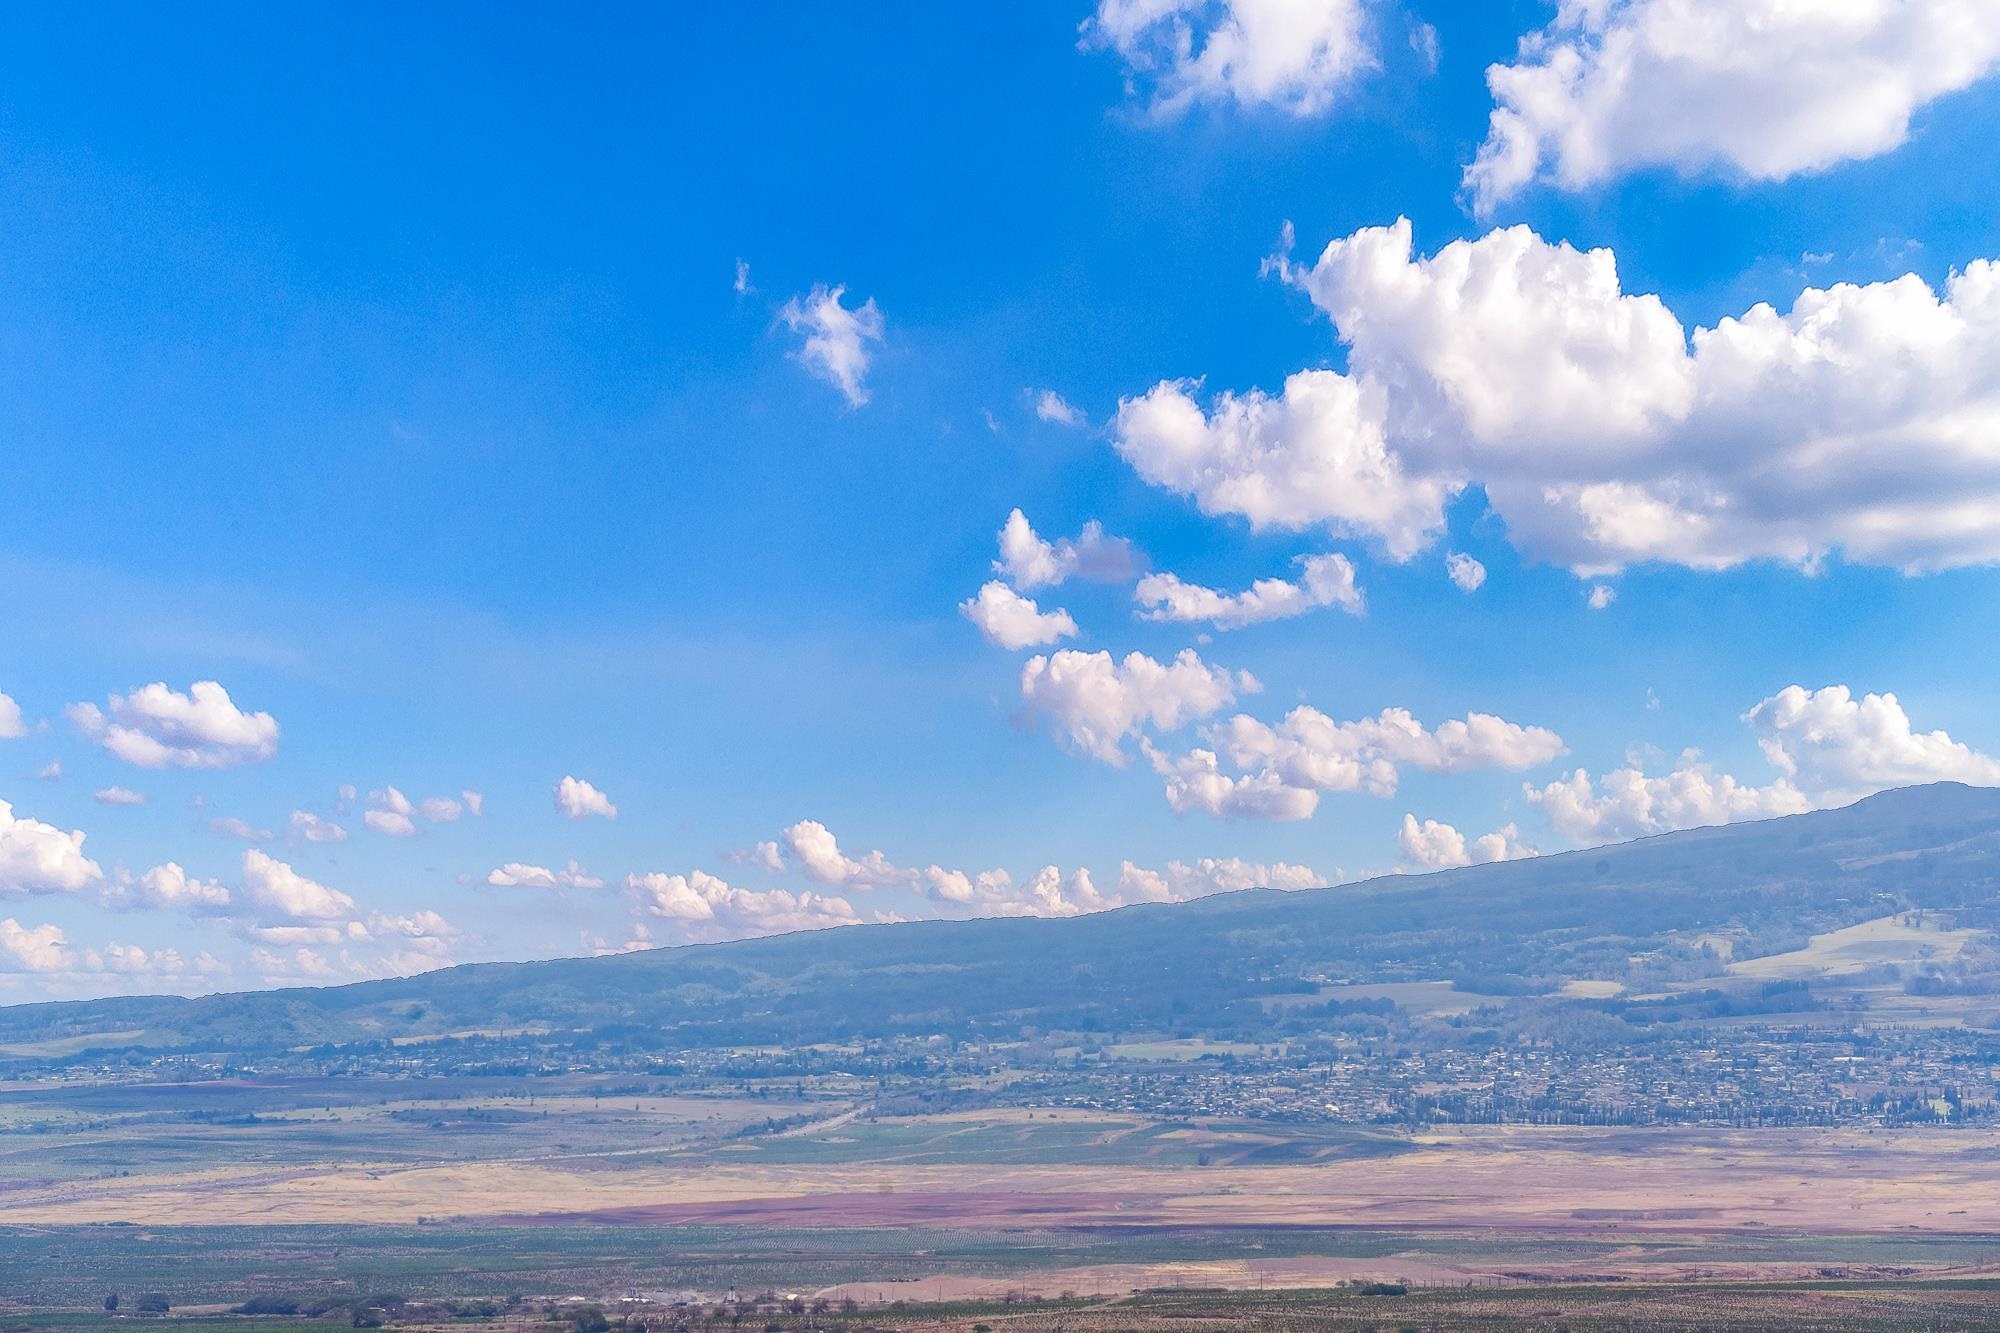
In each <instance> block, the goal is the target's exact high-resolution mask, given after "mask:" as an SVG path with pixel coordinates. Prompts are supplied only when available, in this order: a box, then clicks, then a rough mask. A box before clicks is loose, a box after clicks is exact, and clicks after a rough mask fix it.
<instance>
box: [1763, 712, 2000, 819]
mask: <svg viewBox="0 0 2000 1333" xmlns="http://www.w3.org/2000/svg"><path fill="white" fill-rule="evenodd" d="M1743 720H1744V721H1745V722H1747V723H1749V724H1750V727H1751V729H1752V730H1753V731H1755V732H1756V733H1757V743H1758V745H1759V746H1760V747H1761V748H1762V749H1763V751H1764V757H1765V758H1766V759H1768V760H1770V762H1771V766H1772V767H1773V768H1776V769H1777V770H1778V771H1779V772H1780V773H1783V774H1784V775H1785V776H1786V777H1787V778H1790V779H1791V780H1792V781H1794V782H1796V783H1797V784H1798V785H1799V786H1801V787H1803V788H1804V789H1806V790H1807V791H1811V792H1815V793H1819V794H1821V795H1822V796H1825V797H1830V798H1834V799H1840V798H1844V797H1849V796H1863V795H1867V794H1868V793H1870V792H1875V791H1880V790H1882V789H1883V788H1885V787H1906V786H1911V785H1914V784H1917V783H1924V782H1965V783H1970V784H1972V785H1974V786H1987V787H1991V786H2000V760H1996V759H1994V758H1993V757H1991V756H1990V755H1985V754H1981V753H1980V752H1979V751H1977V750H1975V749H1973V748H1972V747H1971V746H1969V745H1966V744H1964V743H1963V742H1960V741H1955V740H1953V739H1952V738H1951V737H1950V736H1949V735H1947V734H1946V733H1944V732H1942V731H1926V732H1920V731H1917V730H1915V729H1914V728H1913V727H1912V726H1911V724H1910V717H1909V714H1908V713H1906V712H1904V711H1903V706H1902V704H1900V703H1899V702H1897V700H1896V696H1895V695H1893V694H1865V695H1863V696H1862V697H1861V698H1859V699H1857V698H1855V697H1854V694H1853V691H1851V690H1849V689H1848V687H1847V686H1845V685H1829V686H1826V687H1825V688H1823V689H1818V690H1810V691H1809V690H1807V689H1805V688H1804V687H1803V686H1799V685H1788V686H1786V687H1785V688H1784V689H1782V690H1780V691H1778V692H1777V693H1776V694H1774V695H1772V696H1771V697H1770V698H1768V699H1766V700H1764V701H1763V702H1761V703H1759V704H1758V705H1757V706H1756V707H1755V708H1752V709H1751V710H1750V711H1749V712H1748V713H1745V714H1744V715H1743Z"/></svg>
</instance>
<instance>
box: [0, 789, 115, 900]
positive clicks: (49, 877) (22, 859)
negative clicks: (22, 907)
mask: <svg viewBox="0 0 2000 1333" xmlns="http://www.w3.org/2000/svg"><path fill="white" fill-rule="evenodd" d="M83 840H84V835H83V834H82V833H81V832H80V831H75V830H72V831H71V832H68V833H64V832H63V831H62V830H61V829H59V828H57V827H56V826H55V825H53V824H44V823H42V822H41V821H40V820H38V819H23V818H20V817H19V816H17V815H15V813H14V807H13V806H11V805H9V804H8V803H7V802H5V801H0V897H13V896H16V895H19V894H27V893H74V892H76V891H77V890H78V889H81V888H83V887H84V886H85V885H88V884H91V883H94V882H95V881H97V880H98V879H100V878H102V877H103V874H104V872H103V871H102V870H101V869H100V868H99V867H98V864H97V862H95V861H93V860H91V859H90V858H89V857H87V856H85V855H84V854H83Z"/></svg>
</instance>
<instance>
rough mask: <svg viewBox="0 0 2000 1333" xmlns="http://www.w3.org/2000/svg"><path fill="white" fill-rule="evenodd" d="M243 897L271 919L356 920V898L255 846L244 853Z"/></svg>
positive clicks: (265, 916) (285, 920)
mask: <svg viewBox="0 0 2000 1333" xmlns="http://www.w3.org/2000/svg"><path fill="white" fill-rule="evenodd" d="M243 896H244V897H245V898H247V899H248V900H249V901H250V903H251V904H252V905H253V906H255V907H256V908H258V909H259V911H260V913H261V914H262V916H263V917H264V918H265V919H266V920H270V921H282V922H293V921H310V922H334V921H349V920H352V919H354V899H352V898H350V897H348V896H347V895H346V894H344V893H342V892H341V891H340V890H338V889H330V888H328V887H327V886H326V885H324V884H321V883H319V882H317V881H315V880H311V879H308V878H306V877H305V876H304V875H301V874H300V873H299V872H298V871H296V870H294V869H292V867H290V866H289V865H287V864H285V863H284V862H283V861H279V860H276V859H275V858H273V857H270V856H267V855H266V854H264V853H263V852H260V851H258V850H257V849H256V848H254V847H253V848H251V849H250V850H249V851H247V852H245V853H243Z"/></svg>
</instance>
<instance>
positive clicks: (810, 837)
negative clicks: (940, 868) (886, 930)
mask: <svg viewBox="0 0 2000 1333" xmlns="http://www.w3.org/2000/svg"><path fill="white" fill-rule="evenodd" d="M779 841H780V842H782V843H783V844H784V849H785V852H786V854H787V855H788V856H789V857H790V858H791V860H792V862H793V863H794V864H796V865H797V866H798V868H799V870H800V871H801V872H802V873H803V874H804V875H805V877H806V878H807V879H809V880H812V881H813V882H814V883H816V884H839V885H845V886H847V887H849V888H857V889H876V888H884V887H886V886H889V885H892V884H908V883H911V882H913V881H914V880H915V878H916V875H915V872H913V871H909V870H905V869H903V868H902V867H901V866H898V865H896V864H895V863H894V862H892V861H891V860H889V858H888V857H886V856H884V855H883V854H882V853H881V852H879V851H871V852H866V853H864V854H863V855H862V856H860V857H859V858H855V857H851V856H849V855H848V854H847V853H845V852H843V851H841V850H840V842H839V840H838V839H837V838H835V837H834V836H833V830H831V829H829V828H828V827H827V826H826V825H824V824H822V823H820V822H819V821H818V820H817V819H802V820H800V821H799V822H798V823H796V824H794V825H792V826H791V827H790V828H788V829H786V830H785V831H784V832H783V833H782V834H780V835H779Z"/></svg>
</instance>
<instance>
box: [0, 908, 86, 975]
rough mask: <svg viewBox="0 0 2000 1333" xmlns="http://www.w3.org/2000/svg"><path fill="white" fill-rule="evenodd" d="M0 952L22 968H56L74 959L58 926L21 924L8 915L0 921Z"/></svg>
mask: <svg viewBox="0 0 2000 1333" xmlns="http://www.w3.org/2000/svg"><path fill="white" fill-rule="evenodd" d="M0 954H4V955H6V956H7V957H8V958H10V959H12V960H13V963H14V970H19V971H23V972H60V971H63V970H65V969H66V968H68V967H70V966H71V965H72V964H73V963H74V961H75V956H74V955H73V954H71V953H70V951H69V946H68V941H67V940H66V939H64V938H63V933H62V930H61V928H60V927H58V926H52V925H48V926H24V925H22V924H21V923H20V922H18V921H16V920H15V919H14V918H13V917H11V916H10V917H8V918H7V919H6V920H4V921H0Z"/></svg>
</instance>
